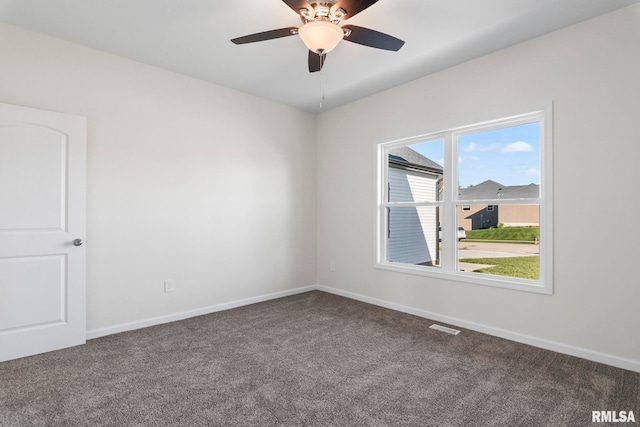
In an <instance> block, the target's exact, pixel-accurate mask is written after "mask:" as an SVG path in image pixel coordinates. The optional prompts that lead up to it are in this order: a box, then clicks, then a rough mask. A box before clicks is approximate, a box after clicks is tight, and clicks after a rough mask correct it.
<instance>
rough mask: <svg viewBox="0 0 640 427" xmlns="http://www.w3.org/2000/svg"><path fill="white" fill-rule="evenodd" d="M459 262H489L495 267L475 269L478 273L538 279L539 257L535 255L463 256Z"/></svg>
mask: <svg viewBox="0 0 640 427" xmlns="http://www.w3.org/2000/svg"><path fill="white" fill-rule="evenodd" d="M460 262H469V263H473V264H490V265H493V266H495V267H489V268H483V269H481V270H477V272H479V273H487V274H496V275H499V276H508V277H519V278H521V279H532V280H538V277H539V272H540V259H539V257H537V256H523V257H510V258H464V259H461V260H460Z"/></svg>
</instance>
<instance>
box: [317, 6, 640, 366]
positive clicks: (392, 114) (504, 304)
mask: <svg viewBox="0 0 640 427" xmlns="http://www.w3.org/2000/svg"><path fill="white" fill-rule="evenodd" d="M639 23H640V5H636V6H632V7H629V8H625V9H622V10H619V11H617V12H614V13H612V14H609V15H605V16H602V17H599V18H596V19H594V20H591V21H587V22H584V23H581V24H578V25H575V26H573V27H569V28H566V29H563V30H560V31H557V32H555V33H551V34H548V35H546V36H543V37H540V38H538V39H534V40H532V41H529V42H526V43H523V44H520V45H516V46H513V47H511V48H508V49H505V50H502V51H499V52H497V53H494V54H491V55H488V56H485V57H482V58H479V59H476V60H473V61H470V62H467V63H465V64H462V65H460V66H457V67H454V68H451V69H448V70H445V71H443V72H440V73H437V74H434V75H431V76H428V77H425V78H422V79H419V80H416V81H414V82H411V83H408V84H405V85H403V86H399V87H396V88H394V89H391V90H388V91H385V92H382V93H379V94H376V95H374V96H371V97H368V98H366V99H364V100H361V101H358V102H354V103H352V104H350V105H346V106H344V107H342V108H338V109H335V110H331V111H328V112H325V113H323V114H322V115H321V116H320V120H319V123H318V129H319V136H318V182H319V186H318V282H319V284H320V285H324V286H327V287H332V288H336V289H338V290H340V291H343V292H350V293H353V294H356V295H360V296H364V297H367V298H372V299H377V300H381V301H385V302H388V303H392V304H396V305H399V306H405V307H410V308H415V309H419V310H422V311H425V312H430V313H436V314H438V315H442V316H447V317H450V318H453V319H458V320H461V321H464V322H467V324H472V325H475V326H476V327H480V328H482V327H488V328H491V329H492V330H493V331H508V332H509V333H510V334H511V335H513V336H515V335H518V336H523V337H534V338H535V339H536V340H538V342H544V341H550V342H555V343H561V344H562V345H563V346H565V348H569V347H575V348H579V349H582V350H588V351H590V352H592V353H604V354H607V355H612V356H614V357H616V358H619V359H626V360H633V361H635V363H636V364H637V363H638V362H639V361H640V340H638V339H637V338H634V337H635V336H636V335H637V327H638V325H639V324H640V314H639V313H640V310H638V301H640V286H638V271H637V266H636V265H637V253H638V251H637V247H636V246H637V244H636V239H635V238H634V232H635V231H634V227H633V224H631V223H628V222H626V221H615V220H613V221H612V220H611V218H615V217H616V216H617V215H619V214H622V215H623V218H626V217H627V215H626V214H624V213H625V212H637V211H638V209H639V208H640V204H639V200H640V199H639V198H638V197H637V186H638V182H640V176H639V170H638V168H637V163H638V157H639V154H640V153H639V148H638V126H637V117H638V114H639V113H640V110H639V107H638V100H639V99H640V84H639V83H638V76H640V55H638V40H640V25H638V24H639ZM551 101H552V102H553V104H554V141H553V144H554V148H553V155H554V168H553V173H554V191H555V200H554V203H555V204H554V220H555V236H554V249H555V252H554V263H555V272H554V273H555V274H554V276H555V294H554V295H552V296H548V295H540V294H533V293H527V292H522V291H515V290H506V289H501V288H494V287H485V286H478V285H471V284H466V283H460V282H455V281H445V280H438V279H433V278H427V277H421V276H414V275H409V274H399V273H394V272H390V271H383V270H378V269H375V268H374V267H373V265H374V245H375V235H374V231H375V225H374V221H375V210H374V207H375V200H376V199H375V185H374V180H375V173H376V171H375V159H374V155H375V147H376V143H379V142H384V141H390V140H396V139H400V138H405V137H411V136H415V135H420V134H424V133H429V132H435V131H439V130H443V129H448V128H452V127H456V126H461V125H465V124H473V123H477V122H481V121H484V120H490V119H497V118H501V117H506V116H509V115H513V114H517V113H522V112H526V111H528V110H530V109H531V110H532V109H533V108H535V107H540V106H544V105H545V104H546V103H548V102H551ZM335 129H340V132H339V133H336V132H334V131H333V130H335ZM332 262H333V264H334V266H335V270H336V271H331V269H330V265H331V263H332Z"/></svg>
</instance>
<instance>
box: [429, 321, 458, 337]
mask: <svg viewBox="0 0 640 427" xmlns="http://www.w3.org/2000/svg"><path fill="white" fill-rule="evenodd" d="M429 328H430V329H435V330H436V331H442V332H446V333H448V334H451V335H458V334H459V333H460V331H459V330H457V329H451V328H447V327H446V326H441V325H436V324H435V323H434V324H433V325H431V326H429Z"/></svg>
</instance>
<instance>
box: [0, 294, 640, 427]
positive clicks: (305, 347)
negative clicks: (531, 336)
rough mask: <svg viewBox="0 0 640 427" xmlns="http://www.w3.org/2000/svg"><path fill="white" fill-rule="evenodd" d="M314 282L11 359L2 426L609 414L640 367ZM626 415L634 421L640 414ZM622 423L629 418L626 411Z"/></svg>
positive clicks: (571, 418)
mask: <svg viewBox="0 0 640 427" xmlns="http://www.w3.org/2000/svg"><path fill="white" fill-rule="evenodd" d="M432 323H433V322H431V321H429V320H426V319H422V318H419V317H414V316H410V315H407V314H403V313H398V312H394V311H392V310H388V309H384V308H380V307H376V306H371V305H368V304H364V303H360V302H357V301H353V300H349V299H346V298H342V297H339V296H335V295H331V294H327V293H323V292H318V291H314V292H308V293H304V294H300V295H295V296H291V297H287V298H282V299H278V300H274V301H268V302H264V303H259V304H254V305H250V306H246V307H241V308H237V309H234V310H229V311H224V312H219V313H214V314H210V315H206V316H200V317H195V318H192V319H188V320H184V321H180V322H174V323H170V324H165V325H160V326H155V327H151V328H146V329H141V330H137V331H132V332H126V333H122V334H117V335H111V336H108V337H103V338H99V339H95V340H91V341H89V342H88V343H87V344H86V345H84V346H79V347H75V348H70V349H66V350H60V351H56V352H52V353H48V354H43V355H38V356H33V357H28V358H24V359H18V360H14V361H10V362H5V363H0V425H1V426H154V427H156V426H157V427H160V426H438V427H446V426H461V427H468V426H509V427H511V426H572V427H573V426H590V425H594V426H601V425H606V424H605V423H600V424H598V423H595V424H592V423H591V411H592V410H611V411H623V410H624V411H634V414H635V416H636V417H638V416H639V415H640V374H638V373H634V372H631V371H625V370H622V369H618V368H613V367H610V366H606V365H602V364H598V363H594V362H589V361H586V360H583V359H578V358H574V357H570V356H565V355H562V354H558V353H554V352H550V351H546V350H541V349H538V348H535V347H530V346H526V345H523V344H517V343H514V342H510V341H506V340H502V339H499V338H494V337H491V336H487V335H483V334H480V333H476V332H472V331H467V330H463V331H462V333H461V334H459V335H457V336H453V335H449V334H446V333H443V332H439V331H435V330H432V329H429V328H428V327H429V326H430V325H431V324H432ZM639 424H640V422H638V423H636V424H633V423H632V424H622V425H639ZM612 425H620V424H612Z"/></svg>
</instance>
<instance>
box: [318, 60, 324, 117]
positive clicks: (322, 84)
mask: <svg viewBox="0 0 640 427" xmlns="http://www.w3.org/2000/svg"><path fill="white" fill-rule="evenodd" d="M322 65H324V55H320V71H319V73H320V92H321V93H322V96H321V97H320V109H322V101H324V99H325V96H324V79H323V76H322Z"/></svg>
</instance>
